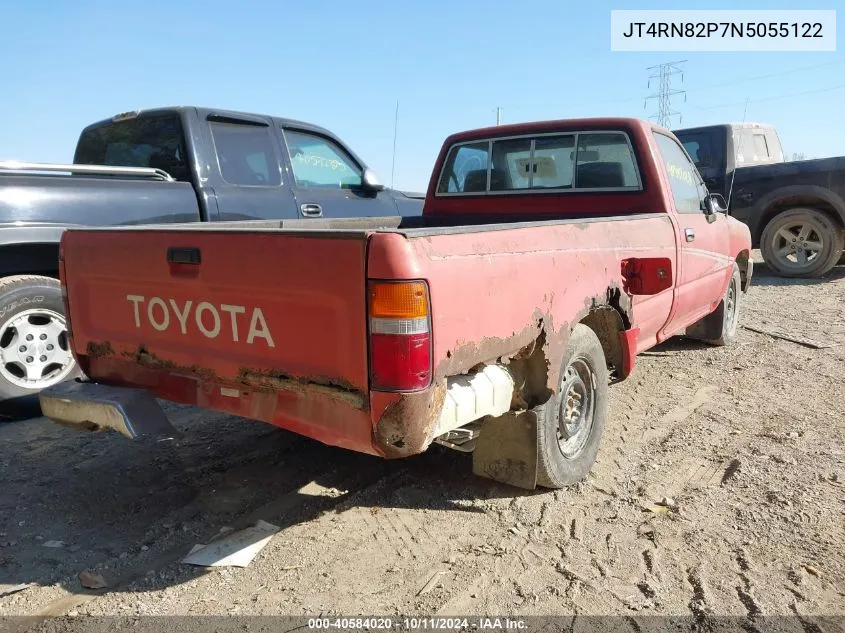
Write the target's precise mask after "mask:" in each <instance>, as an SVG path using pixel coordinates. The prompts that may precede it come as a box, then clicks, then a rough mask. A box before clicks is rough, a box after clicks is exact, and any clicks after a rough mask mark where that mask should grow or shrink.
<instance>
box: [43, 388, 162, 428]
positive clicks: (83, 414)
mask: <svg viewBox="0 0 845 633" xmlns="http://www.w3.org/2000/svg"><path fill="white" fill-rule="evenodd" d="M38 399H39V401H40V403H41V411H42V413H43V414H44V415H45V416H46V417H48V418H50V419H51V420H53V421H54V422H58V423H59V424H63V425H66V426H71V427H75V428H79V429H84V430H89V431H102V430H106V429H113V430H115V431H117V432H119V433H120V434H121V435H124V436H126V437H128V438H129V439H132V440H137V439H156V440H161V439H172V438H174V437H176V436H177V435H178V432H177V431H176V429H175V428H174V427H173V425H172V424H170V421H169V420H168V419H167V416H166V415H165V413H164V411H163V410H162V408H161V406H159V404H158V402H157V401H156V399H155V398H154V397H153V396H152V395H151V394H150V393H149V392H148V391H146V390H144V389H131V388H127V387H110V386H108V385H100V384H97V383H91V382H65V383H60V384H58V385H55V386H53V387H50V388H48V389H45V390H43V391H42V392H41V393H40V394H39V395H38Z"/></svg>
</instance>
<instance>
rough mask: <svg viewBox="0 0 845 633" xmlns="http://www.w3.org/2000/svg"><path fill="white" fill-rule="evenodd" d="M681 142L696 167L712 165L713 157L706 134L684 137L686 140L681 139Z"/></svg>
mask: <svg viewBox="0 0 845 633" xmlns="http://www.w3.org/2000/svg"><path fill="white" fill-rule="evenodd" d="M682 143H683V145H684V149H685V150H687V154H689V155H690V158H692V162H693V163H695V166H696V167H698V168H699V169H702V168H705V167H712V166H713V165H714V161H715V157H714V156H713V151H712V147H711V145H712V144H711V143H710V138H709V137H708V136H707V135H706V134H697V135H695V136H692V137H686V140H684V141H682Z"/></svg>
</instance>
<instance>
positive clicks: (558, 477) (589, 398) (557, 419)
mask: <svg viewBox="0 0 845 633" xmlns="http://www.w3.org/2000/svg"><path fill="white" fill-rule="evenodd" d="M608 385H609V374H608V370H607V361H606V360H605V357H604V350H602V346H601V343H600V342H599V339H598V337H597V336H596V334H595V332H593V330H591V329H590V328H589V327H587V326H586V325H583V324H581V323H579V324H578V325H576V326H575V328H574V329H573V330H572V334H571V335H570V337H569V343H568V345H567V347H566V352H565V353H564V357H563V362H562V364H561V372H560V384H559V386H558V389H557V390H556V392H555V394H554V395H553V396H552V397H551V398H549V400H548V401H547V402H546V403H545V404H543V405H541V406H539V407H537V408H535V409H534V411H535V413H536V414H537V483H538V484H539V485H540V486H543V487H545V488H563V487H565V486H570V485H572V484H575V483H578V482H579V481H582V480H583V479H585V478H586V477H587V474H588V473H589V472H590V469H591V468H592V467H593V464H594V463H595V461H596V455H597V453H598V450H599V442H600V440H601V436H602V433H603V431H604V422H605V417H606V416H607V399H608Z"/></svg>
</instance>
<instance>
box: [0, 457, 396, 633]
mask: <svg viewBox="0 0 845 633" xmlns="http://www.w3.org/2000/svg"><path fill="white" fill-rule="evenodd" d="M373 465H374V466H376V467H374V468H370V469H369V470H362V468H361V464H360V463H357V461H356V460H352V461H351V463H349V464H347V465H346V466H345V467H341V468H330V469H328V470H327V471H325V472H323V473H321V474H319V475H317V476H316V477H314V478H313V479H312V480H311V481H309V482H307V483H305V484H304V485H301V486H299V487H297V488H296V489H294V490H290V491H288V492H287V493H285V494H283V495H281V496H280V497H277V498H274V499H273V500H271V501H270V502H268V503H266V504H264V505H262V506H260V507H258V508H255V509H253V510H251V511H249V512H246V513H244V514H242V515H241V516H240V517H238V519H237V520H235V521H231V522H229V524H228V527H231V528H232V529H234V530H238V529H243V528H245V527H248V526H250V525H252V524H254V523H255V522H256V521H257V520H259V519H263V520H265V521H269V522H271V523H272V522H273V521H274V520H276V517H279V516H282V515H285V516H288V515H291V514H292V513H295V512H296V511H297V510H299V509H301V508H302V506H303V505H305V504H308V503H314V502H315V501H317V502H321V503H320V504H319V505H320V510H321V511H323V512H325V511H329V510H331V509H332V508H334V507H337V506H340V505H342V504H345V503H348V502H349V501H350V499H352V498H354V497H356V496H358V495H360V494H362V493H364V492H366V491H367V490H368V489H372V488H376V487H378V486H379V485H380V484H383V483H384V482H386V481H389V480H390V479H391V478H394V477H395V476H396V473H391V472H385V470H386V469H385V468H383V467H379V466H383V465H384V462H374V464H373ZM318 482H322V483H318ZM327 482H331V483H332V484H334V485H335V486H344V487H345V488H347V489H348V492H347V493H346V494H343V495H341V496H338V497H319V496H315V495H314V492H313V491H314V487H315V486H316V487H318V488H322V487H324V486H325V484H326V483H327ZM293 525H296V524H293ZM289 527H292V526H289ZM286 529H288V528H283V529H281V530H280V531H279V532H277V533H276V535H275V536H274V538H277V537H279V536H282V535H283V534H284V532H285V530H286ZM220 536H222V535H221V534H220V533H219V531H218V532H214V533H210V534H209V537H208V538H206V539H203V540H202V541H201V542H204V543H206V544H208V543H210V542H213V541H214V540H215V539H216V538H219V537H220ZM187 550H188V548H187V547H186V546H185V545H184V544H180V545H178V546H176V547H173V548H171V549H168V550H166V551H164V552H162V553H161V554H159V555H157V556H155V557H154V558H152V559H151V560H147V561H144V562H141V563H139V564H137V565H135V566H133V567H130V568H128V569H125V570H124V571H123V572H122V573H121V574H120V576H119V577H117V578H116V579H114V580H113V581H112V582H111V583H110V585H109V589H108V591H106V592H104V593H97V594H94V593H89V592H87V591H85V590H83V591H84V593H77V594H71V595H66V596H63V597H60V598H58V599H56V600H53V601H52V602H50V603H49V604H47V605H46V606H44V607H43V608H41V609H39V611H38V612H37V613H35V614H32V616H31V617H29V618H27V619H26V621H24V622H20V623H18V628H14V629H13V630H11V631H9V633H18V632H22V631H26V630H28V629H30V628H32V627H35V626H37V625H38V624H39V622H42V621H44V620H46V619H49V618H51V617H57V616H62V615H65V614H66V613H67V612H68V611H71V610H74V609H78V608H79V607H80V606H82V605H84V604H87V603H90V602H92V601H95V600H99V599H104V598H107V597H108V596H110V595H111V594H114V593H116V592H120V591H122V590H125V589H126V588H128V587H129V586H130V585H132V584H133V583H135V582H137V581H138V580H140V579H141V578H143V577H144V576H145V575H147V574H148V573H149V572H150V571H156V572H157V571H159V570H162V569H164V568H165V567H167V566H169V565H173V564H175V563H178V562H179V561H180V560H181V559H182V558H183V557H184V556H185V554H186V553H187Z"/></svg>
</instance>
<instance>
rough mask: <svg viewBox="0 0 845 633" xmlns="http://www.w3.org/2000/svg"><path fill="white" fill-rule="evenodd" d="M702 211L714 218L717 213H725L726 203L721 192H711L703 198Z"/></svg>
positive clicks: (726, 209) (726, 210)
mask: <svg viewBox="0 0 845 633" xmlns="http://www.w3.org/2000/svg"><path fill="white" fill-rule="evenodd" d="M704 211H705V213H706V214H707V216H708V217H712V218H713V219H715V218H716V214H717V213H725V214H727V212H728V203H727V201H726V200H725V197H724V196H723V195H722V194H720V193H711V194H708V195H707V197H706V198H705V199H704Z"/></svg>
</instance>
